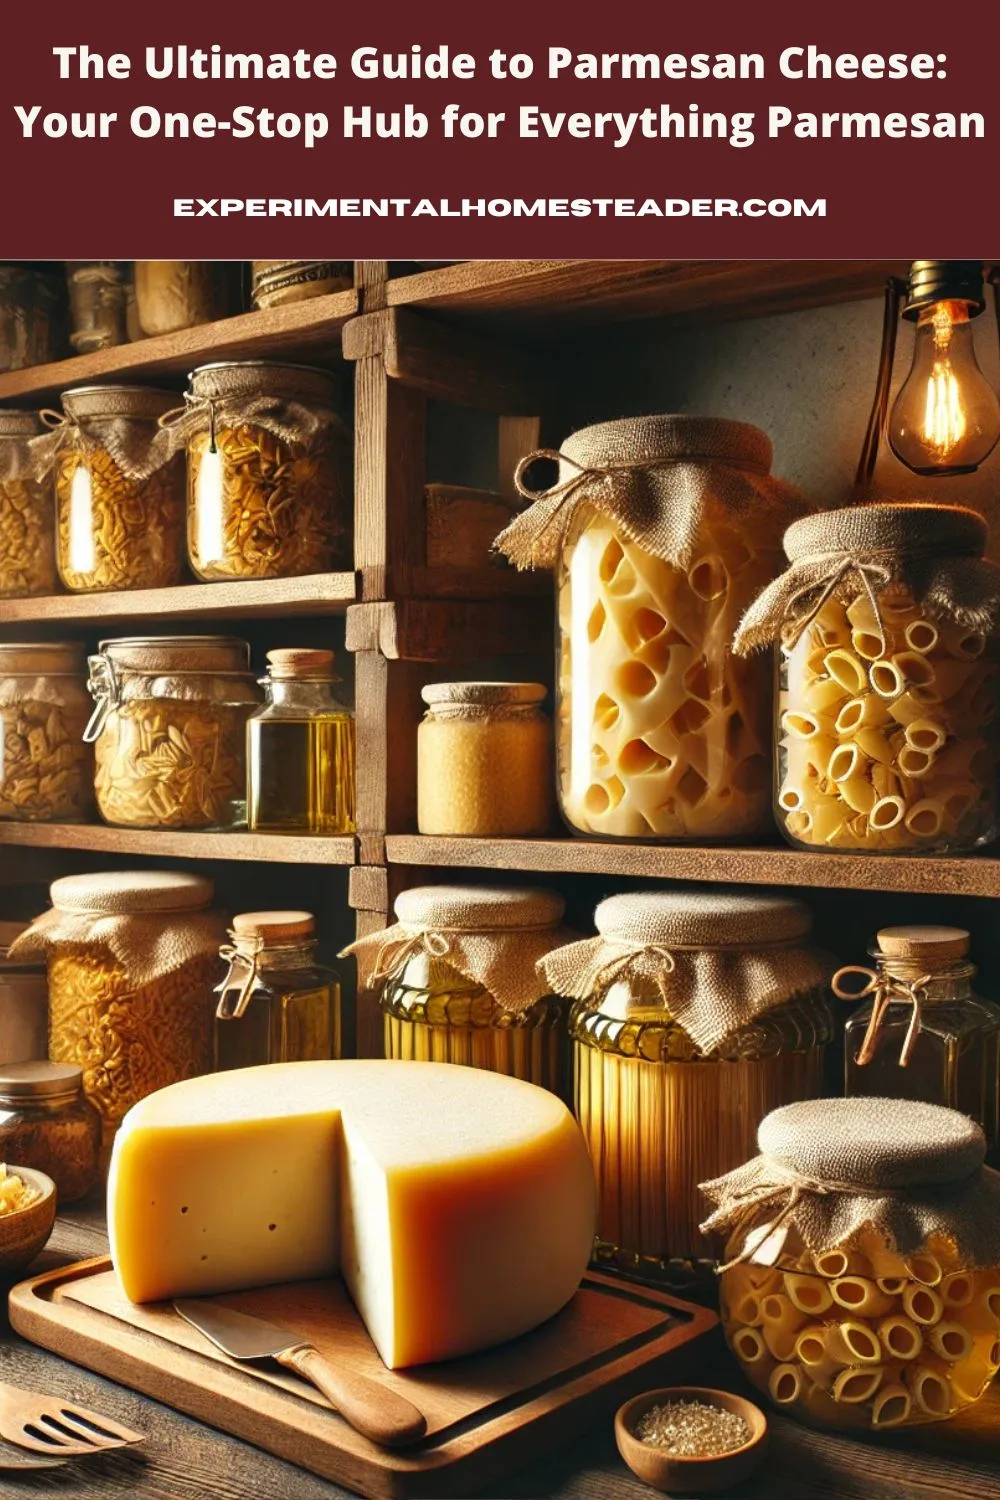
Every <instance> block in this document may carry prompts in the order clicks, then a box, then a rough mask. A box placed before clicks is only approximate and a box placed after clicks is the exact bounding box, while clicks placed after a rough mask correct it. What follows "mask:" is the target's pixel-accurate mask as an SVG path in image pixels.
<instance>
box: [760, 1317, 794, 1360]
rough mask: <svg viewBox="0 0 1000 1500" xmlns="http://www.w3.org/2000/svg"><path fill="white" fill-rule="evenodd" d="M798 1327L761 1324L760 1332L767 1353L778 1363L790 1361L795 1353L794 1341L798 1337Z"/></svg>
mask: <svg viewBox="0 0 1000 1500" xmlns="http://www.w3.org/2000/svg"><path fill="white" fill-rule="evenodd" d="M800 1326H801V1325H796V1326H789V1325H787V1324H781V1323H764V1324H762V1325H761V1330H760V1331H761V1335H762V1336H763V1339H764V1344H765V1346H766V1348H767V1351H768V1353H769V1354H772V1355H773V1356H774V1358H775V1359H776V1360H779V1361H783V1360H789V1359H791V1358H792V1356H793V1354H794V1353H795V1341H796V1339H797V1338H798V1336H799V1327H800Z"/></svg>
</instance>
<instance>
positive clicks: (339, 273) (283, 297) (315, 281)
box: [251, 260, 354, 308]
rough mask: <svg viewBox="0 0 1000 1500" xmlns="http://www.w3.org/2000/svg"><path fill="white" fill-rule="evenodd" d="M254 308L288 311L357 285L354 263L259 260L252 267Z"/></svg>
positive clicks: (345, 261) (339, 261)
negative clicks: (289, 304) (291, 306)
mask: <svg viewBox="0 0 1000 1500" xmlns="http://www.w3.org/2000/svg"><path fill="white" fill-rule="evenodd" d="M251 264H252V271H251V277H252V293H251V295H252V298H253V305H254V307H260V308H263V307H284V305H285V304H286V302H304V301H306V300H307V299H309V298H311V297H326V296H329V294H330V293H331V292H340V291H344V290H345V289H346V288H347V287H351V286H353V285H354V262H353V261H350V260H255V261H253V262H252V263H251Z"/></svg>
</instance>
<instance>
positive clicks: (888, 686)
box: [868, 660, 906, 698]
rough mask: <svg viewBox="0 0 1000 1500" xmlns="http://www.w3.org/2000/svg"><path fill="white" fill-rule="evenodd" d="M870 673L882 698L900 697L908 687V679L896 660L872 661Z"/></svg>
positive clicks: (873, 684) (873, 683)
mask: <svg viewBox="0 0 1000 1500" xmlns="http://www.w3.org/2000/svg"><path fill="white" fill-rule="evenodd" d="M868 675H869V677H870V679H871V685H872V687H873V688H874V689H875V691H876V693H878V695H879V697H880V698H898V697H899V695H900V693H901V692H902V691H903V689H904V688H905V687H906V679H905V677H904V676H903V674H902V672H901V671H900V669H899V667H898V666H897V664H896V662H894V661H885V660H883V661H876V662H872V665H871V670H870V672H869V674H868Z"/></svg>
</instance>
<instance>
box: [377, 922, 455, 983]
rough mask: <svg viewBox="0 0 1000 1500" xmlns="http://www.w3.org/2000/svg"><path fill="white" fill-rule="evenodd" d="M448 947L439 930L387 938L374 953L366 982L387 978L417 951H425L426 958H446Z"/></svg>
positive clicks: (415, 954)
mask: <svg viewBox="0 0 1000 1500" xmlns="http://www.w3.org/2000/svg"><path fill="white" fill-rule="evenodd" d="M449 948H450V944H449V942H448V939H447V938H446V937H445V935H444V934H443V933H441V932H412V933H410V935H409V936H408V937H404V938H399V937H390V938H387V939H386V941H385V942H384V943H382V945H381V946H380V948H379V949H378V951H377V953H376V955H375V963H374V966H373V967H372V971H371V974H370V975H369V981H368V982H369V983H370V984H374V983H377V982H378V981H379V980H382V979H388V978H389V977H390V976H391V975H393V974H396V973H398V972H399V970H400V969H402V967H403V966H404V964H406V963H408V962H409V961H410V959H411V958H415V957H416V956H417V954H418V953H425V954H426V955H427V957H428V958H446V957H447V955H448V952H449Z"/></svg>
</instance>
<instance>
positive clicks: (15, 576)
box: [0, 411, 56, 599]
mask: <svg viewBox="0 0 1000 1500" xmlns="http://www.w3.org/2000/svg"><path fill="white" fill-rule="evenodd" d="M43 431H44V429H43V427H42V422H41V418H40V417H39V416H38V414H37V413H36V412H33V411H0V598H3V599H17V598H23V597H24V596H26V595H29V594H51V593H52V592H53V591H54V590H55V587H56V538H55V515H54V513H53V508H52V494H51V470H49V472H48V473H41V474H39V473H36V471H35V466H34V464H33V462H32V456H31V443H32V440H33V439H37V438H38V437H40V436H41V434H42V432H43Z"/></svg>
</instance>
